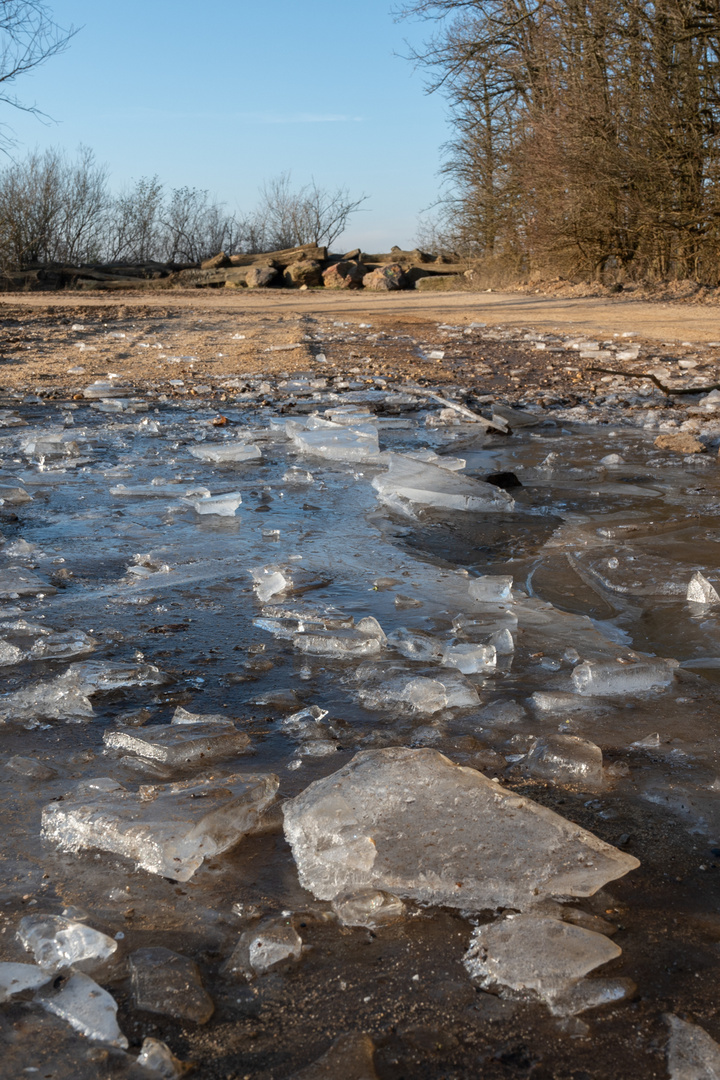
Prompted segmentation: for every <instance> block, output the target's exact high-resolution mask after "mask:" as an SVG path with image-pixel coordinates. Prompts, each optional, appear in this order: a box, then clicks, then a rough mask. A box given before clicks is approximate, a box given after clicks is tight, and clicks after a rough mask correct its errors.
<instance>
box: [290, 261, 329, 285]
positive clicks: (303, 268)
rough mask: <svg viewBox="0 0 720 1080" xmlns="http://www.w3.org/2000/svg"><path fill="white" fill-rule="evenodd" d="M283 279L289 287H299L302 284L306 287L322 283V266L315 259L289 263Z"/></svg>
mask: <svg viewBox="0 0 720 1080" xmlns="http://www.w3.org/2000/svg"><path fill="white" fill-rule="evenodd" d="M283 279H284V281H285V284H286V285H287V287H288V288H289V289H299V288H300V287H301V286H302V285H307V286H308V288H310V287H312V286H314V285H322V280H323V279H322V267H321V266H320V263H319V262H316V261H315V259H303V260H302V262H294V263H291V264H290V266H288V268H287V269H286V271H285V273H284V274H283Z"/></svg>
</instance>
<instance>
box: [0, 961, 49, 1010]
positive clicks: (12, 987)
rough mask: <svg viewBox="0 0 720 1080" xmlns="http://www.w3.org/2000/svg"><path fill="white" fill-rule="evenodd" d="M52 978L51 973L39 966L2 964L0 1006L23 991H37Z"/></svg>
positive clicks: (0, 969)
mask: <svg viewBox="0 0 720 1080" xmlns="http://www.w3.org/2000/svg"><path fill="white" fill-rule="evenodd" d="M51 978H52V975H51V973H50V972H49V971H43V969H42V968H41V967H38V966H37V964H9V963H0V1004H2V1002H4V1001H9V1000H10V998H11V997H12V996H13V995H14V994H20V993H22V991H23V990H37V988H38V987H39V986H44V985H45V983H46V982H49V981H50V979H51Z"/></svg>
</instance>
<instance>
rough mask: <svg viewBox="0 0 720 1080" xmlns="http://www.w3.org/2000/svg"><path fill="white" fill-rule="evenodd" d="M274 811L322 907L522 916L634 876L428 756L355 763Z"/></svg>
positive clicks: (552, 821)
mask: <svg viewBox="0 0 720 1080" xmlns="http://www.w3.org/2000/svg"><path fill="white" fill-rule="evenodd" d="M283 810H284V815H285V835H286V837H287V840H288V842H289V843H290V846H291V848H292V851H293V855H294V857H295V862H296V864H297V867H298V872H299V876H300V883H301V884H302V885H303V887H304V888H306V889H309V890H310V892H312V893H314V895H315V896H316V897H318V898H319V899H321V900H332V899H334V898H335V897H336V896H337V895H338V894H339V893H350V892H357V891H359V890H360V889H368V888H375V889H382V890H384V891H386V892H390V893H393V894H394V895H396V896H400V897H406V898H410V899H413V900H417V901H419V902H422V903H430V904H445V905H448V906H450V907H458V908H463V909H466V910H474V911H480V910H483V909H496V908H501V907H512V908H516V909H518V910H524V909H527V908H531V907H533V905H535V904H537V903H539V902H540V901H541V900H543V899H545V898H546V897H553V896H556V897H564V896H591V895H592V894H593V893H595V892H596V891H597V890H598V889H599V888H601V886H603V885H605V884H606V883H607V882H608V881H612V880H614V879H615V878H619V877H622V876H623V875H624V874H626V873H628V871H629V870H633V869H634V868H635V867H637V866H639V865H640V864H639V863H638V860H637V859H635V858H633V857H632V856H631V855H628V854H626V853H625V852H622V851H618V850H617V849H615V848H613V847H611V846H610V845H609V844H606V843H604V842H603V841H602V840H599V839H598V838H597V837H596V836H593V835H592V833H589V832H586V831H585V830H584V829H581V828H580V827H579V826H577V825H574V824H573V823H572V822H570V821H566V820H565V819H564V818H562V817H560V816H559V815H558V814H555V813H553V812H552V811H551V810H548V809H547V808H546V807H544V806H539V805H538V804H537V803H534V802H532V801H531V800H530V799H526V798H523V797H522V796H520V795H515V794H513V793H512V792H507V791H504V790H503V789H502V788H501V787H500V786H499V785H498V784H496V783H493V782H492V781H490V780H488V779H487V777H485V776H483V775H482V773H479V772H476V771H475V770H474V769H468V768H463V767H461V766H458V765H453V763H452V762H451V761H449V760H448V759H447V758H446V757H444V756H443V755H442V754H440V753H438V752H437V751H435V750H429V749H420V750H409V749H406V748H402V747H391V748H388V749H384V750H368V751H364V752H362V753H360V754H356V756H355V757H354V758H353V759H352V761H350V762H349V763H348V764H347V765H346V766H345V767H344V768H342V769H340V770H339V771H338V772H336V773H333V774H332V775H331V776H328V777H325V778H324V779H322V780H318V781H316V782H315V783H313V784H311V785H310V786H309V787H308V788H306V790H305V791H304V792H302V794H300V795H298V796H297V797H296V798H295V799H291V800H289V801H288V802H287V803H285V805H284V807H283Z"/></svg>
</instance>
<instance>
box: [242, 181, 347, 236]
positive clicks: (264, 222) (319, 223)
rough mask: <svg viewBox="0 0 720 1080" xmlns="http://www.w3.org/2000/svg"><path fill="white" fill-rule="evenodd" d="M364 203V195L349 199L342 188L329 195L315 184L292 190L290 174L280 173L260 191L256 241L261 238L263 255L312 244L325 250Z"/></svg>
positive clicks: (329, 192) (345, 190) (256, 214)
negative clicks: (264, 251) (318, 245)
mask: <svg viewBox="0 0 720 1080" xmlns="http://www.w3.org/2000/svg"><path fill="white" fill-rule="evenodd" d="M366 200H367V196H366V195H362V196H361V197H360V198H358V199H354V198H352V197H351V196H350V194H349V192H348V190H347V189H346V188H336V189H335V190H334V191H329V190H328V189H326V188H322V187H320V186H319V185H318V184H317V183H316V182H315V180H313V181H311V183H309V184H306V185H305V186H304V187H301V188H298V189H297V190H293V188H292V185H291V177H290V173H289V172H284V173H281V174H280V175H279V176H276V177H274V178H273V179H272V180H267V181H266V182H265V183H264V184H263V186H262V188H261V189H260V204H259V206H258V208H257V210H256V212H255V215H254V222H255V234H256V239H257V238H258V237H262V243H263V244H264V246H265V250H266V251H272V250H279V249H281V248H289V247H296V246H298V245H300V244H312V243H315V244H325V245H328V246H329V245H330V244H332V243H333V241H335V240H337V238H338V236H340V234H341V233H342V232H344V230H345V229H346V227H347V223H348V221H349V220H350V218H351V216H352V215H353V214H354V213H356V212H357V211H358V210H359V208H360V207H361V206H362V204H363V203H364V202H365V201H366Z"/></svg>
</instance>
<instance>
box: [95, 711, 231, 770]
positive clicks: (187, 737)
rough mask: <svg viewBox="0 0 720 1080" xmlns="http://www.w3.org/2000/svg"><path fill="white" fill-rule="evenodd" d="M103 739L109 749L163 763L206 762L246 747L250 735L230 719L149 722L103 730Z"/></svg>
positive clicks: (226, 756)
mask: <svg viewBox="0 0 720 1080" xmlns="http://www.w3.org/2000/svg"><path fill="white" fill-rule="evenodd" d="M103 742H104V743H105V745H106V746H107V747H108V748H109V749H111V750H124V751H125V752H126V753H130V754H137V755H138V757H142V758H150V759H152V760H153V761H159V762H162V763H163V764H164V765H176V766H177V765H190V764H196V763H198V762H203V763H204V764H210V763H211V762H214V761H220V760H222V759H223V758H228V757H233V755H236V754H242V753H244V752H245V751H246V750H247V747H248V745H249V743H250V736H249V735H246V734H245V732H242V731H238V729H237V728H236V727H235V725H234V724H233V723H232V721H231V720H225V721H223V722H222V723H217V722H216V723H210V724H208V723H200V724H198V723H191V724H187V723H183V724H176V723H174V722H173V723H172V724H153V725H149V726H146V727H142V728H127V729H123V730H118V729H116V730H114V731H106V732H105V733H104V735H103Z"/></svg>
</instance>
